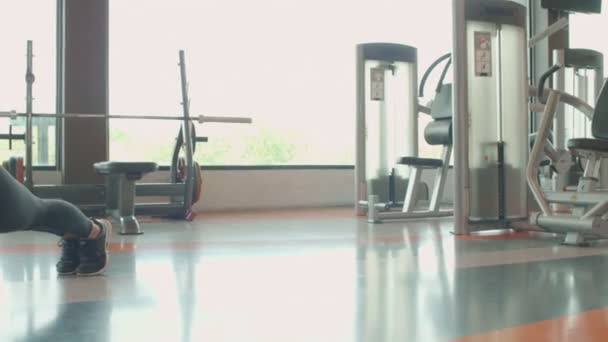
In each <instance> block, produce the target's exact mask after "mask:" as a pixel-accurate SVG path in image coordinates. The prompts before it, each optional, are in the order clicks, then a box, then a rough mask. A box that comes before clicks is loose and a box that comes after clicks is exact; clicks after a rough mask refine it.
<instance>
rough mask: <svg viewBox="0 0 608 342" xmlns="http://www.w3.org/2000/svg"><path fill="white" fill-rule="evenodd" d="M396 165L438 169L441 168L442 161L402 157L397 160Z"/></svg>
mask: <svg viewBox="0 0 608 342" xmlns="http://www.w3.org/2000/svg"><path fill="white" fill-rule="evenodd" d="M398 164H401V165H408V166H416V167H420V168H426V169H438V168H440V167H441V166H443V161H442V160H441V159H432V158H416V157H403V158H401V159H400V160H399V162H398Z"/></svg>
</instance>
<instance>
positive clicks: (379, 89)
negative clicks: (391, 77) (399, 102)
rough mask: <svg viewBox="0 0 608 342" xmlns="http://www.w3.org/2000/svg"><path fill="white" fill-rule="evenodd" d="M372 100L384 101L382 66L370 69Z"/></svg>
mask: <svg viewBox="0 0 608 342" xmlns="http://www.w3.org/2000/svg"><path fill="white" fill-rule="evenodd" d="M371 98H372V101H384V68H372V69H371Z"/></svg>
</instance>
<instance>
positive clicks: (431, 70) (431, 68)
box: [418, 53, 452, 97]
mask: <svg viewBox="0 0 608 342" xmlns="http://www.w3.org/2000/svg"><path fill="white" fill-rule="evenodd" d="M451 57H452V53H446V54H445V55H443V56H441V57H439V58H437V60H436V61H434V62H433V63H432V64H431V65H430V66H429V67H428V69H426V71H425V72H424V75H422V80H421V81H420V91H419V94H418V97H424V86H425V85H426V81H427V79H428V78H429V76H430V75H431V73H432V72H433V70H434V69H435V67H437V65H439V63H441V62H443V61H444V60H446V59H448V58H451ZM448 67H449V64H448ZM446 70H447V67H446V69H444V72H443V74H445V72H446ZM442 81H443V77H442V78H441V82H442ZM439 84H441V83H439ZM437 88H441V86H440V85H438V86H437Z"/></svg>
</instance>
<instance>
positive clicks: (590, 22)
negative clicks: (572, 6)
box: [569, 0, 608, 65]
mask: <svg viewBox="0 0 608 342" xmlns="http://www.w3.org/2000/svg"><path fill="white" fill-rule="evenodd" d="M607 11H608V1H607V0H603V1H602V13H601V14H580V13H577V14H572V15H571V16H570V26H569V31H570V32H569V33H570V47H572V48H585V49H593V50H597V51H599V52H601V53H603V54H604V65H607V64H606V62H607V61H608V59H607V57H608V41H606V40H605V39H602V38H601V36H602V33H604V32H606V31H607V30H608V13H607Z"/></svg>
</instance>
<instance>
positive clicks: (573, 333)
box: [0, 209, 608, 342]
mask: <svg viewBox="0 0 608 342" xmlns="http://www.w3.org/2000/svg"><path fill="white" fill-rule="evenodd" d="M451 224H452V223H451V220H450V219H442V220H423V221H417V222H408V223H404V222H399V223H385V224H382V225H376V226H371V225H368V224H367V223H366V221H365V220H363V219H357V218H355V217H354V216H353V212H352V209H329V210H298V211H274V212H248V213H246V212H243V213H237V214H235V213H230V214H212V215H201V216H199V219H198V220H196V221H194V222H190V223H186V222H164V221H163V222H152V221H150V222H145V221H144V223H143V227H144V229H145V232H146V233H145V235H142V236H138V237H133V236H130V237H121V236H114V242H113V244H112V247H111V248H112V261H111V262H112V264H111V267H110V268H109V270H108V272H107V274H106V275H105V276H100V277H91V278H77V277H57V275H56V274H55V270H54V264H55V261H56V259H57V257H58V251H59V249H58V247H57V245H56V243H57V239H55V238H53V237H52V236H50V235H44V234H39V233H15V234H5V235H0V341H62V342H69V341H129V342H132V341H248V342H250V341H264V342H269V341H281V342H284V341H332V342H336V341H366V342H367V341H370V342H385V341H425V342H426V341H444V340H447V341H450V340H457V341H494V340H495V341H559V340H568V339H570V340H576V341H585V340H605V338H606V337H605V336H607V333H608V325H607V324H606V322H607V321H608V309H607V308H608V296H606V292H605V291H606V289H608V272H606V269H608V246H597V247H590V248H574V247H566V246H560V245H559V244H558V243H557V241H556V240H555V239H554V238H549V237H538V236H530V235H526V234H511V235H503V236H492V237H489V236H488V237H455V236H453V235H451V234H450V230H451Z"/></svg>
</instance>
